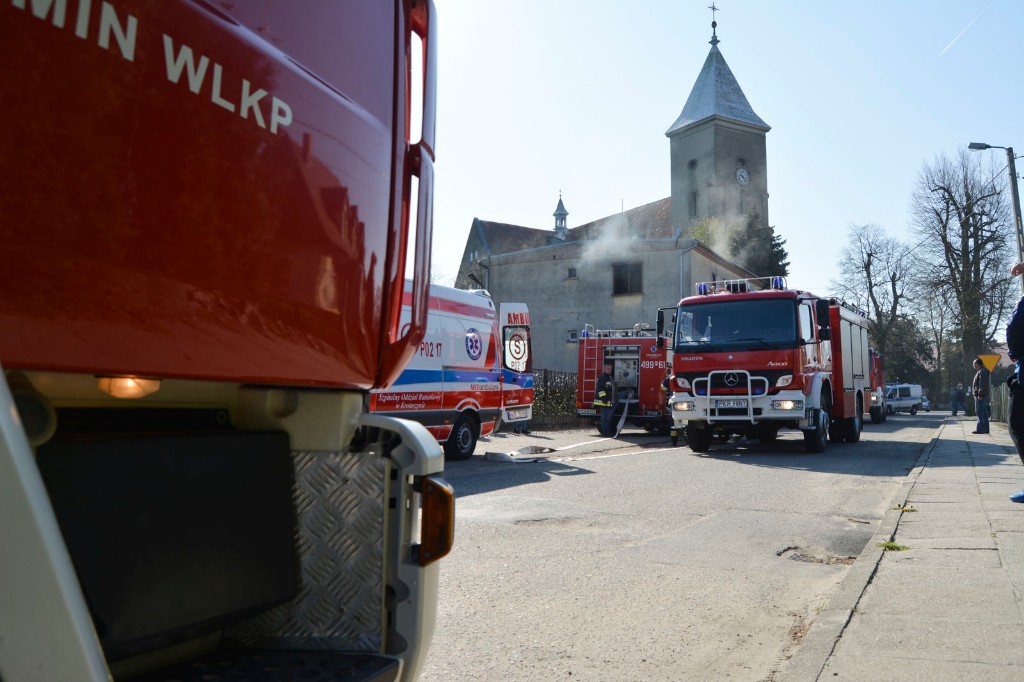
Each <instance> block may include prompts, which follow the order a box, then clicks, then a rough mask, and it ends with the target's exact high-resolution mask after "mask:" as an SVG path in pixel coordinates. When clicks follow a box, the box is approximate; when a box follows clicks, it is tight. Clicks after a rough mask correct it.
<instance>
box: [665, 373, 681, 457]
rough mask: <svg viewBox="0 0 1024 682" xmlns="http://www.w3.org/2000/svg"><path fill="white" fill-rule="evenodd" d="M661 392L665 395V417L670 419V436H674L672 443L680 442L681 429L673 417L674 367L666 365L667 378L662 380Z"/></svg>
mask: <svg viewBox="0 0 1024 682" xmlns="http://www.w3.org/2000/svg"><path fill="white" fill-rule="evenodd" d="M661 393H662V395H664V396H665V417H666V419H668V421H669V432H668V434H669V436H670V437H671V438H672V445H678V444H679V431H677V430H676V425H675V421H674V420H673V419H672V405H670V404H669V401H670V400H671V399H672V368H671V367H665V380H664V381H662V382H661Z"/></svg>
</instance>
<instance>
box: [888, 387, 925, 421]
mask: <svg viewBox="0 0 1024 682" xmlns="http://www.w3.org/2000/svg"><path fill="white" fill-rule="evenodd" d="M886 389H887V390H886V393H885V409H886V410H888V411H889V414H896V413H897V412H909V413H910V414H917V411H918V410H921V409H923V407H922V402H923V400H924V398H923V395H924V394H923V393H922V391H921V385H920V384H888V385H886Z"/></svg>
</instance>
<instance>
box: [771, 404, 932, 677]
mask: <svg viewBox="0 0 1024 682" xmlns="http://www.w3.org/2000/svg"><path fill="white" fill-rule="evenodd" d="M945 428H946V423H945V422H943V424H942V426H940V427H939V430H938V431H937V432H936V433H935V435H934V436H933V437H932V439H931V441H930V442H929V443H928V444H927V445H926V446H925V448H924V450H923V451H922V452H921V456H920V457H919V458H918V460H917V463H916V464H915V465H914V468H913V469H912V470H911V471H910V473H908V474H907V477H906V479H904V481H903V483H902V484H900V489H899V490H898V491H897V492H896V495H895V496H894V497H893V498H892V500H891V501H890V502H889V506H888V508H887V509H886V512H885V515H884V516H883V517H882V520H881V522H880V523H879V524H878V532H877V533H875V535H873V536H872V537H871V539H870V540H869V541H868V544H867V545H865V546H864V549H863V550H862V551H861V553H860V556H858V557H857V559H856V561H854V562H853V565H852V566H850V570H849V572H848V573H847V574H846V577H845V578H843V581H842V582H841V583H840V584H839V587H838V588H836V590H835V591H834V592H833V593H832V595H831V597H830V598H829V601H828V606H826V607H825V609H824V610H823V611H821V612H820V613H819V614H818V616H817V617H816V618H815V619H814V623H813V624H812V625H811V629H810V630H809V631H808V632H807V634H806V635H805V636H804V639H803V641H802V642H801V643H800V645H799V647H797V650H796V652H795V653H794V654H793V656H792V658H790V659H789V661H788V662H787V663H785V664H784V665H783V666H782V668H781V669H780V670H779V673H778V674H777V675H776V676H775V677H774V678H772V679H773V680H774V681H775V682H788V681H791V682H806V681H807V680H817V679H818V678H819V677H820V676H821V674H822V673H823V672H824V670H825V666H826V664H828V659H829V658H831V656H832V652H833V651H834V650H835V648H836V645H837V644H838V643H839V639H840V638H841V637H842V636H843V632H844V631H845V630H846V626H847V625H848V624H849V623H850V619H851V618H852V617H853V612H854V610H855V609H856V608H857V604H858V603H860V600H861V597H863V596H864V592H865V591H866V590H867V588H868V585H870V584H871V581H872V580H873V579H874V577H875V573H876V572H877V571H878V565H879V564H880V563H881V562H882V555H883V554H885V550H884V549H882V548H881V547H879V546H878V545H879V544H881V543H884V542H890V541H892V539H893V538H894V537H895V536H896V528H897V526H899V523H900V519H901V518H903V507H904V506H906V502H907V498H908V497H910V491H911V490H912V489H913V487H914V486H915V485H916V484H917V479H918V478H920V476H921V472H922V471H924V468H925V465H926V464H927V462H928V458H929V457H931V454H932V451H933V450H934V449H935V445H936V443H938V441H939V437H940V436H941V435H942V431H943V429H945Z"/></svg>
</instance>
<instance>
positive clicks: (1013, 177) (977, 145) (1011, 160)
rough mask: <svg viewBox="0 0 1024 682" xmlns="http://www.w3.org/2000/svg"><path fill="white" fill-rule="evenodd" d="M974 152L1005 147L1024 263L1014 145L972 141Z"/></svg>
mask: <svg viewBox="0 0 1024 682" xmlns="http://www.w3.org/2000/svg"><path fill="white" fill-rule="evenodd" d="M967 148H968V149H970V150H971V151H972V152H976V151H980V150H983V149H1005V150H1006V164H1007V166H1009V168H1010V193H1011V194H1012V195H1013V231H1014V233H1015V234H1016V235H1017V262H1018V263H1024V226H1022V225H1021V217H1020V194H1019V193H1018V192H1017V164H1015V163H1014V159H1015V158H1016V157H1014V155H1013V147H1000V146H999V145H997V144H985V143H984V142H972V143H970V144H969V145H967ZM1020 290H1021V293H1024V277H1021V280H1020Z"/></svg>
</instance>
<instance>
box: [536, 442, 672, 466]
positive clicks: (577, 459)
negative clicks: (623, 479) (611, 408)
mask: <svg viewBox="0 0 1024 682" xmlns="http://www.w3.org/2000/svg"><path fill="white" fill-rule="evenodd" d="M595 442H597V441H595ZM673 450H679V448H678V447H673V448H660V449H658V450H631V451H630V452H617V453H614V454H611V455H593V456H591V457H586V456H584V457H551V458H549V461H551V462H581V461H583V460H586V459H609V458H611V457H625V456H626V455H639V454H641V453H643V454H647V453H650V452H671V451H673Z"/></svg>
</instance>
